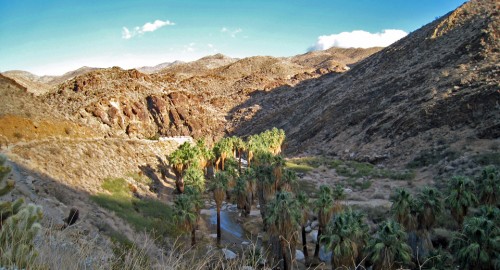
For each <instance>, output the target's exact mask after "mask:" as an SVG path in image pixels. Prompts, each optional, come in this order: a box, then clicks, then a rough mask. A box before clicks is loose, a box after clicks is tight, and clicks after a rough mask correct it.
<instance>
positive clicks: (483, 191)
mask: <svg viewBox="0 0 500 270" xmlns="http://www.w3.org/2000/svg"><path fill="white" fill-rule="evenodd" d="M477 182H478V185H477V188H478V195H479V196H478V198H479V202H481V203H482V204H489V205H498V204H499V203H500V173H499V172H498V170H497V169H496V168H495V167H493V166H488V167H486V168H484V169H483V171H482V173H481V176H480V177H479V178H478V179H477Z"/></svg>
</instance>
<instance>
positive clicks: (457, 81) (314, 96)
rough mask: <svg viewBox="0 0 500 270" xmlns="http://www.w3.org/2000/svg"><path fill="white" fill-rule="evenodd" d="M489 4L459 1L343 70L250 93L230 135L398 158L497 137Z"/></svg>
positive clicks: (495, 52) (494, 41)
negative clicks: (273, 132)
mask: <svg viewBox="0 0 500 270" xmlns="http://www.w3.org/2000/svg"><path fill="white" fill-rule="evenodd" d="M496 5H497V4H496V3H495V1H493V0H489V1H471V2H468V3H466V4H464V5H463V6H462V7H460V8H458V9H457V10H455V11H454V12H451V13H449V14H448V15H446V16H443V17H442V18H440V19H438V20H436V21H434V22H432V23H430V24H428V25H426V26H424V27H422V28H421V29H419V30H417V31H415V32H414V33H411V34H410V35H409V36H407V37H406V38H404V39H402V40H400V41H399V42H397V43H395V44H393V45H391V46H390V47H387V48H385V49H384V50H382V51H380V52H378V53H376V54H374V55H372V56H371V57H368V58H367V59H365V60H363V61H361V62H360V63H358V64H357V65H355V66H354V67H353V68H352V69H351V70H350V71H348V72H345V73H343V74H341V75H325V76H323V77H321V78H318V79H314V80H310V81H306V82H303V83H302V84H299V85H297V86H296V87H292V88H289V89H282V90H281V91H273V92H271V93H269V94H267V95H262V96H256V97H255V98H253V99H250V100H249V102H247V103H246V104H243V105H241V106H240V107H239V110H241V111H244V110H245V109H246V108H251V107H254V106H257V105H258V106H259V107H260V108H262V109H260V111H259V112H258V113H256V114H255V115H254V116H253V117H252V120H251V121H248V122H244V121H242V122H239V124H238V125H237V126H236V127H235V133H236V134H239V135H245V134H249V133H253V132H256V131H260V130H263V129H266V128H268V127H272V126H276V127H279V128H284V129H285V131H286V132H287V135H288V138H289V145H288V151H289V152H322V153H332V154H338V155H349V156H350V157H355V156H357V157H367V158H368V159H370V157H371V156H385V157H389V158H394V157H403V159H405V158H408V157H411V156H413V155H414V154H415V152H417V149H421V148H425V147H427V146H429V144H430V142H431V141H435V140H441V141H443V140H444V141H447V142H450V143H451V142H453V141H457V140H461V139H466V138H468V139H471V138H474V139H498V137H499V135H500V107H499V106H500V105H499V104H500V92H499V90H500V82H499V78H500V76H499V75H500V67H499V65H498V63H499V61H498V60H499V50H500V46H499V43H500V35H499V30H498V29H500V23H499V16H498V9H497V8H496V7H495V6H496ZM297 96H301V97H302V98H298V97H297ZM277 104H282V105H277ZM275 105H276V106H275Z"/></svg>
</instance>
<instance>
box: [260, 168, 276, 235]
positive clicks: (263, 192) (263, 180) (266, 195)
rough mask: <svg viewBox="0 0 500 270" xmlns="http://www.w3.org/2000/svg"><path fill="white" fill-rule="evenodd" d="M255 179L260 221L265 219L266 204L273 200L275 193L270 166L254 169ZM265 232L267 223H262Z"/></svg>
mask: <svg viewBox="0 0 500 270" xmlns="http://www.w3.org/2000/svg"><path fill="white" fill-rule="evenodd" d="M255 177H256V178H257V197H258V199H259V205H260V214H261V216H262V220H266V217H267V203H268V202H269V201H270V200H272V199H273V198H274V195H275V193H276V189H275V180H274V175H273V170H272V167H271V166H267V165H259V166H257V167H256V168H255ZM266 230H267V223H265V222H264V231H266Z"/></svg>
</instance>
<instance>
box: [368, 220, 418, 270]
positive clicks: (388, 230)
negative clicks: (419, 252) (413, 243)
mask: <svg viewBox="0 0 500 270" xmlns="http://www.w3.org/2000/svg"><path fill="white" fill-rule="evenodd" d="M406 241H407V235H406V233H405V231H404V229H403V227H402V226H401V225H400V224H399V223H398V222H396V221H394V220H388V221H384V222H383V223H381V224H380V226H379V228H378V230H377V234H376V235H375V237H374V238H372V239H371V241H370V242H369V244H368V247H367V249H368V251H369V253H370V259H371V261H372V262H373V264H374V265H373V269H374V270H393V269H398V268H400V267H403V266H405V265H407V264H409V263H410V262H411V253H412V252H411V248H410V246H408V244H407V243H406Z"/></svg>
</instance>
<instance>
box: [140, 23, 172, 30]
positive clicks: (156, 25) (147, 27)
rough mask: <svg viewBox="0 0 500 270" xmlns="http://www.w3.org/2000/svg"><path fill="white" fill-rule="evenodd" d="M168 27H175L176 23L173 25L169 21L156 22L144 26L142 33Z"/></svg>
mask: <svg viewBox="0 0 500 270" xmlns="http://www.w3.org/2000/svg"><path fill="white" fill-rule="evenodd" d="M166 25H175V23H173V22H171V21H169V20H166V21H162V20H156V21H154V23H149V22H148V23H146V24H144V25H143V26H142V29H141V32H153V31H155V30H156V29H158V28H160V27H163V26H166Z"/></svg>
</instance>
